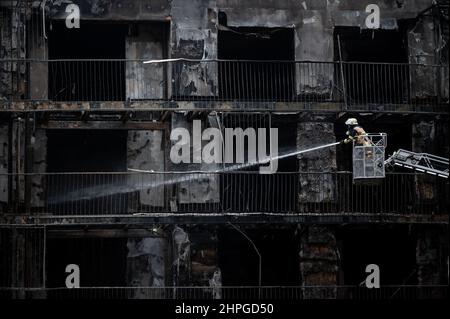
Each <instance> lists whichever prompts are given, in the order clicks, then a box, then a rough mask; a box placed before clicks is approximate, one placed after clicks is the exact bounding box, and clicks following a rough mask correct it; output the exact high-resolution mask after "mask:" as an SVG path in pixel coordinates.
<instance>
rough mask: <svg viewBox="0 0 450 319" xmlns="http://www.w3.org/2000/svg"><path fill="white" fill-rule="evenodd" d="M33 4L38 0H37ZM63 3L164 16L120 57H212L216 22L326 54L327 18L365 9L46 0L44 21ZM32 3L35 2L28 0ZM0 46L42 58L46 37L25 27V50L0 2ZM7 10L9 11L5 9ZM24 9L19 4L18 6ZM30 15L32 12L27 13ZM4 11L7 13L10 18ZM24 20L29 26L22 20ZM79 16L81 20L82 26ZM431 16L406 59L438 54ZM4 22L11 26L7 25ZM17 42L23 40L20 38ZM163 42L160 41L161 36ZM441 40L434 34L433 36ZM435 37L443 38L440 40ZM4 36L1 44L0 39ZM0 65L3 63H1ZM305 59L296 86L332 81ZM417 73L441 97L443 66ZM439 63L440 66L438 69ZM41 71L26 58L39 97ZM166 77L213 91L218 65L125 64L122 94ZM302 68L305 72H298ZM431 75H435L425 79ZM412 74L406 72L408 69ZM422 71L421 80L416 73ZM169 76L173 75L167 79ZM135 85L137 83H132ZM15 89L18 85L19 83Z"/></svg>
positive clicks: (397, 5)
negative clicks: (290, 39) (270, 33)
mask: <svg viewBox="0 0 450 319" xmlns="http://www.w3.org/2000/svg"><path fill="white" fill-rule="evenodd" d="M37 3H38V5H39V2H37ZM69 3H76V4H78V5H79V6H80V10H81V18H82V20H83V19H85V20H94V21H110V22H113V21H128V22H130V21H133V23H134V24H136V23H137V24H145V21H160V22H162V21H166V22H170V32H169V33H170V41H169V40H168V39H167V41H166V40H164V41H165V42H166V43H162V42H161V39H160V38H158V33H159V35H160V34H161V33H160V32H159V31H157V29H158V28H155V27H154V26H153V27H151V28H148V27H145V26H143V25H140V26H139V27H138V29H139V32H140V34H139V35H138V36H130V37H128V39H127V41H126V55H125V56H126V57H127V58H129V59H133V58H144V59H147V58H148V59H159V58H161V57H164V54H162V47H164V46H166V45H167V47H169V50H168V52H167V53H168V54H167V57H172V58H191V59H215V58H217V35H218V28H219V27H220V28H225V29H227V28H228V27H265V28H292V29H294V31H295V48H294V51H295V59H296V60H305V61H333V52H334V45H335V44H334V43H333V28H334V26H356V27H360V28H366V25H365V19H366V17H367V15H368V13H366V12H365V9H366V6H367V5H368V4H370V3H371V2H370V1H369V0H367V1H354V0H345V1H342V0H341V1H334V0H331V1H312V0H308V1H294V0H289V1H283V2H276V1H272V0H251V1H247V2H246V3H245V5H243V4H242V2H240V1H235V0H232V1H229V0H195V1H189V2H186V1H182V0H173V1H168V0H158V1H144V0H140V1H122V0H96V1H87V0H78V1H53V2H48V3H47V10H46V12H47V15H48V19H49V20H48V21H50V20H51V19H55V20H61V19H65V17H66V16H67V13H66V12H65V8H66V6H67V5H68V4H69ZM377 4H378V5H379V7H380V12H381V29H395V28H398V21H399V20H406V19H413V18H416V17H417V15H418V13H419V12H421V11H422V10H424V9H426V8H428V7H429V6H431V4H432V1H431V0H418V1H414V2H410V1H394V0H389V1H383V2H380V3H377ZM34 7H35V10H36V8H38V6H36V5H34ZM2 10H3V11H5V12H6V14H3V15H2V17H4V18H2V25H4V26H3V27H2V29H1V31H2V34H3V36H2V42H4V43H2V48H3V49H2V52H1V53H0V57H1V58H8V57H9V58H13V57H15V58H24V57H25V56H27V57H30V58H36V57H39V58H44V59H45V58H46V52H47V50H46V43H45V40H44V37H43V32H42V30H39V29H37V30H36V31H35V32H34V30H33V36H32V37H29V38H30V39H35V40H36V41H34V40H33V41H32V42H30V45H29V46H28V47H29V48H30V49H29V52H26V51H25V45H24V43H25V39H19V38H18V37H19V35H20V34H26V31H27V30H26V29H25V22H26V21H24V17H25V16H24V14H23V13H21V11H20V10H17V9H16V10H13V11H11V10H10V9H9V8H2ZM11 12H12V14H11ZM24 12H25V11H24ZM219 12H220V13H221V14H224V15H225V16H226V25H225V26H224V25H221V26H219V19H218V15H219ZM31 16H32V15H31ZM11 19H12V20H11ZM29 22H30V23H29V27H30V28H31V27H32V26H33V23H31V20H29ZM82 23H83V21H81V27H82ZM436 23H437V22H436V19H432V18H422V19H420V20H419V21H418V22H417V23H416V24H415V25H414V26H413V27H412V29H411V30H410V31H409V33H408V44H409V47H410V48H409V55H410V62H414V63H423V62H426V63H436V62H437V59H436V57H437V56H439V55H440V52H437V51H436V50H435V48H436V47H437V44H438V43H436V38H439V37H440V36H441V35H440V34H438V35H437V33H439V32H438V28H437V27H436ZM8 26H12V29H11V28H8ZM22 42H23V43H22ZM167 42H168V43H167ZM438 42H439V43H441V42H442V41H438ZM442 43H443V42H442ZM4 44H7V45H4ZM2 68H3V71H2V73H1V77H2V82H4V85H3V88H4V90H5V89H6V90H7V88H8V86H11V85H18V84H21V83H22V82H23V81H18V82H17V80H16V82H15V83H14V80H12V79H10V78H11V77H10V75H11V73H14V72H17V71H19V73H21V74H22V75H24V74H25V73H24V72H25V69H26V66H25V65H17V64H8V63H2ZM5 68H6V69H5ZM306 68H307V67H306V66H305V65H297V70H296V74H297V75H296V88H297V94H322V95H324V94H325V95H327V94H331V93H332V89H333V83H334V68H333V67H331V66H329V65H324V66H321V67H317V68H313V69H311V68H310V69H306ZM437 71H438V70H437V69H436V72H432V71H427V72H432V73H433V74H428V73H424V72H425V71H424V70H422V69H420V68H418V69H415V70H413V74H414V76H416V77H418V79H419V80H418V81H414V85H415V86H416V87H415V90H416V91H417V92H416V94H417V97H419V98H421V97H426V96H436V92H437V90H444V91H445V92H444V93H445V94H446V96H447V97H448V89H447V88H446V87H447V86H446V85H443V84H444V83H446V82H445V81H446V80H448V69H447V70H446V72H444V73H443V74H438V73H439V72H437ZM444 71H445V70H444ZM47 72H48V70H47V66H46V65H45V63H33V65H30V83H31V88H32V89H31V91H30V94H31V96H32V97H33V98H35V99H41V98H42V99H45V98H46V89H45V88H46V82H45V81H40V80H39V79H41V77H42V74H46V73H47ZM166 74H167V75H168V74H170V76H167V77H168V78H169V82H170V85H173V90H172V92H173V93H175V94H176V95H178V96H186V95H189V96H216V95H217V94H218V89H217V87H218V85H217V84H218V83H217V76H218V69H217V64H215V63H202V64H199V63H186V62H182V63H181V62H180V63H176V64H174V68H173V69H172V70H169V69H167V70H164V69H163V67H162V66H158V67H156V66H154V65H153V66H140V65H135V64H133V65H129V66H127V91H128V94H127V96H128V97H129V98H132V99H134V98H141V99H142V98H145V99H146V98H160V97H161V96H162V95H163V87H162V84H163V83H161V81H165V75H166ZM305 74H308V76H307V77H305V76H304V75H305ZM430 76H431V78H434V79H439V82H436V81H429V79H430ZM413 78H414V77H413ZM425 78H426V79H428V80H427V81H422V80H421V79H425ZM172 81H173V83H172ZM138 88H140V89H139V90H138ZM19 92H22V94H23V93H25V89H24V88H20V90H19ZM4 95H5V93H4V92H3V93H2V96H4Z"/></svg>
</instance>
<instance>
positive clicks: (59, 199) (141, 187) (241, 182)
mask: <svg viewBox="0 0 450 319" xmlns="http://www.w3.org/2000/svg"><path fill="white" fill-rule="evenodd" d="M1 177H2V179H1V180H4V181H7V180H8V179H11V183H9V184H18V185H22V186H23V185H25V186H24V187H22V186H21V187H19V189H20V190H21V191H20V192H15V191H11V190H10V192H9V194H8V196H4V198H9V203H8V202H5V199H4V201H3V202H0V211H4V212H8V211H10V212H11V211H12V212H14V213H16V214H17V212H20V211H22V212H25V213H30V214H43V215H53V216H69V215H71V216H73V215H74V216H93V215H95V216H98V215H102V216H110V215H141V214H151V215H154V216H158V215H159V214H161V215H163V216H164V215H167V214H169V215H170V214H175V215H177V214H193V215H226V214H237V215H241V216H244V215H246V214H252V213H265V214H287V215H296V214H302V215H318V216H320V215H327V214H337V215H348V214H353V215H354V214H356V215H361V214H362V215H364V214H375V215H377V214H380V215H381V214H398V215H417V214H419V215H429V216H431V215H436V214H447V213H448V211H449V200H448V196H447V194H448V190H449V187H448V186H449V183H448V180H447V179H443V178H438V177H432V176H423V175H419V174H409V173H408V174H407V173H388V174H386V178H385V179H382V180H380V182H379V183H377V184H354V183H353V179H352V174H351V173H346V172H342V173H341V172H336V173H298V172H293V173H290V172H286V173H283V172H279V173H276V174H259V173H258V172H242V171H240V172H214V173H208V172H201V173H200V172H199V173H192V172H152V173H134V172H133V173H130V172H127V173H46V174H23V175H3V176H1ZM23 190H24V191H23Z"/></svg>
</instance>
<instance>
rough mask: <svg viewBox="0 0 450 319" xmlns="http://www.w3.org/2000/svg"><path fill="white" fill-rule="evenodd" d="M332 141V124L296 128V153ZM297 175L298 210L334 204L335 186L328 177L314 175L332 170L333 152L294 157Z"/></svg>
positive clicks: (333, 162) (323, 123) (312, 123)
mask: <svg viewBox="0 0 450 319" xmlns="http://www.w3.org/2000/svg"><path fill="white" fill-rule="evenodd" d="M335 141H336V137H335V134H334V124H333V123H329V122H301V123H298V128H297V149H299V150H304V149H308V148H310V147H315V146H319V145H324V144H328V143H333V142H335ZM297 158H298V161H299V171H300V172H309V173H311V174H300V176H299V183H300V185H299V187H300V191H299V194H298V200H299V203H300V205H301V207H304V208H305V209H307V208H306V206H304V205H303V204H306V203H320V202H328V201H333V200H335V183H334V180H333V176H332V175H331V174H317V173H326V172H333V171H335V170H336V167H337V164H336V148H335V147H329V148H324V149H320V150H317V151H314V152H309V153H304V154H300V155H298V157H297Z"/></svg>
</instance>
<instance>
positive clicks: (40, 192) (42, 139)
mask: <svg viewBox="0 0 450 319" xmlns="http://www.w3.org/2000/svg"><path fill="white" fill-rule="evenodd" d="M32 139H33V143H32V150H33V163H32V170H33V173H36V174H33V175H32V177H31V199H30V200H31V207H44V206H45V204H46V198H45V190H46V176H45V175H43V174H45V173H46V172H47V132H46V130H43V129H37V130H36V131H35V132H34V137H32Z"/></svg>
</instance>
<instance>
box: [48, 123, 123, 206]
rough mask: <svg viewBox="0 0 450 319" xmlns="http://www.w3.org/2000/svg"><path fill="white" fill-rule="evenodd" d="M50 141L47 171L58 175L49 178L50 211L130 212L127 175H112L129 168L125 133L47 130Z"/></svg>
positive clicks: (116, 131) (120, 131) (121, 131)
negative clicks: (128, 207) (128, 208)
mask: <svg viewBox="0 0 450 319" xmlns="http://www.w3.org/2000/svg"><path fill="white" fill-rule="evenodd" d="M47 139H48V140H47V171H48V172H49V173H59V174H49V175H48V176H47V179H48V180H47V188H48V194H47V197H48V200H47V201H48V208H49V209H50V210H51V212H53V213H57V214H68V215H70V214H88V215H89V214H96V215H99V214H100V215H108V214H123V213H125V212H127V199H128V196H127V192H126V185H127V179H126V176H125V175H123V174H118V173H117V174H114V173H111V172H125V171H126V169H127V166H126V165H127V164H126V163H127V157H126V156H127V146H126V145H127V144H126V143H127V131H126V130H75V129H72V130H48V131H47ZM103 172H104V173H103ZM106 172H109V173H106Z"/></svg>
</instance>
